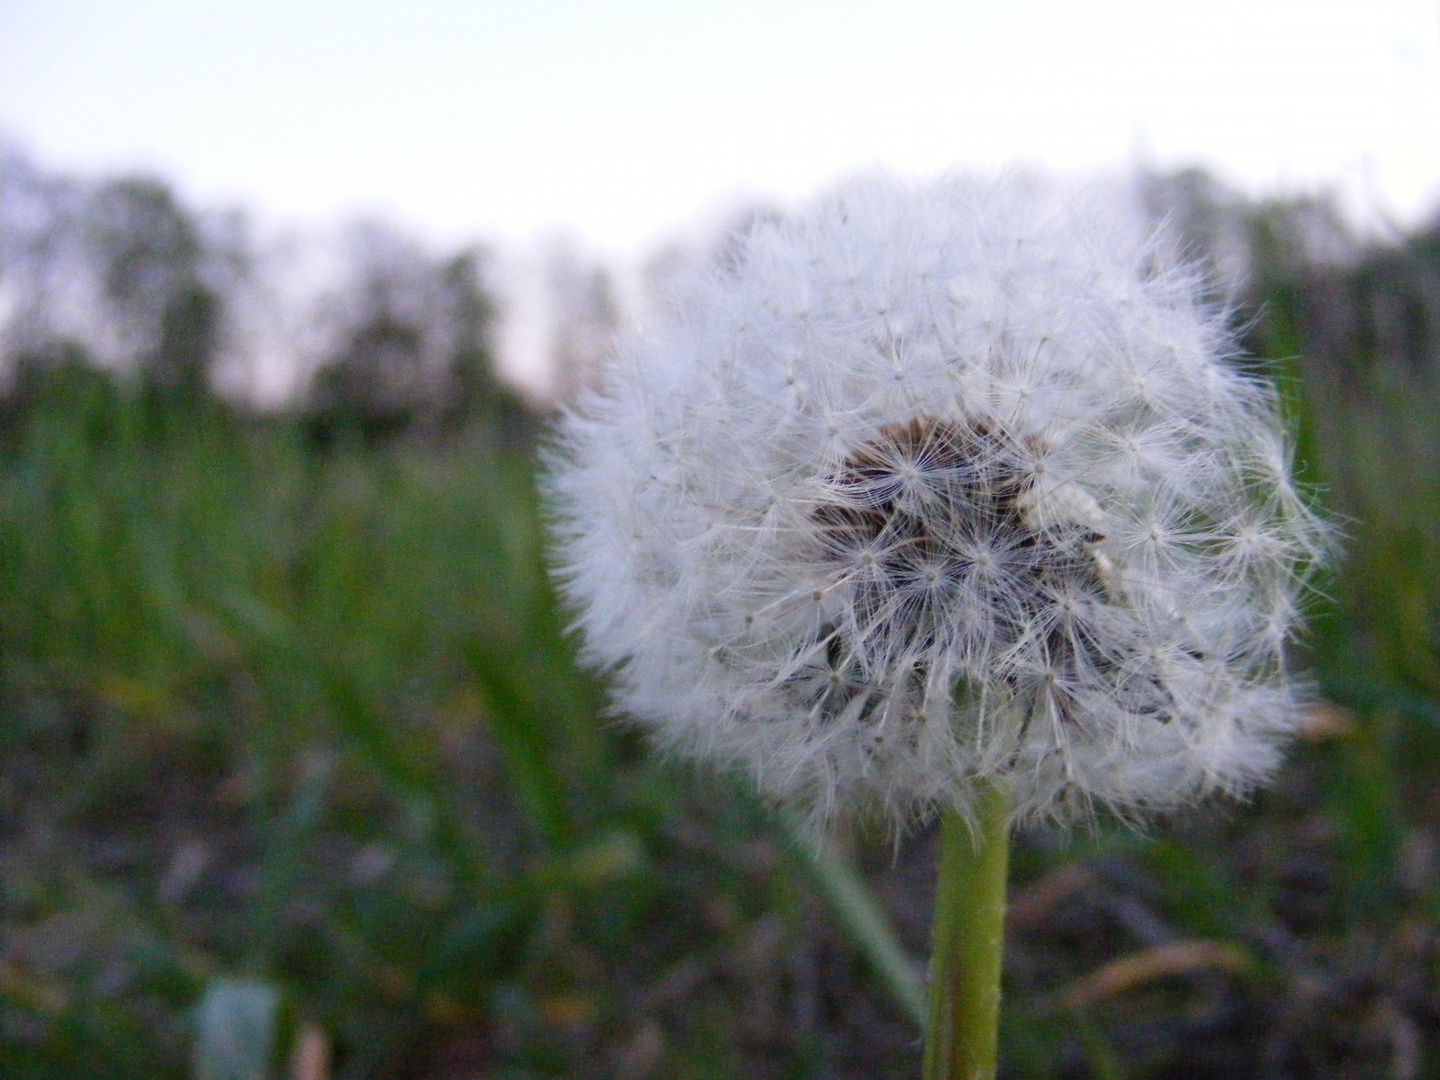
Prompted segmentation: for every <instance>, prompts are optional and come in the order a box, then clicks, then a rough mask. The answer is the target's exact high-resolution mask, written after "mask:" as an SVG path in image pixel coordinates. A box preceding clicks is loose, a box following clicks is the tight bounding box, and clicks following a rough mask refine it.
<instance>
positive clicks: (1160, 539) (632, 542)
mask: <svg viewBox="0 0 1440 1080" xmlns="http://www.w3.org/2000/svg"><path fill="white" fill-rule="evenodd" d="M676 297H677V300H676V303H675V305H674V310H673V312H671V313H670V315H669V316H668V317H666V318H665V319H663V320H662V321H661V322H660V324H659V325H656V326H654V327H652V328H651V329H650V330H649V331H648V332H647V333H645V334H643V335H638V336H636V337H635V338H634V339H633V340H631V341H629V342H628V343H626V344H624V345H623V346H622V347H621V348H620V349H619V351H618V352H617V353H616V355H614V356H613V357H612V358H611V359H610V361H609V363H608V366H607V368H606V369H605V372H604V376H603V379H602V382H601V387H600V389H599V390H597V391H595V392H593V393H592V394H590V396H588V397H586V398H585V399H583V400H582V401H580V402H579V403H578V404H577V405H576V406H575V407H574V408H573V409H572V410H571V412H570V413H569V414H568V415H567V416H566V417H565V419H564V421H563V423H562V426H561V430H560V433H559V436H558V440H557V445H556V447H555V451H554V453H553V455H552V461H551V463H550V473H549V480H548V485H549V494H550V497H551V500H552V509H553V518H554V526H553V535H554V549H555V562H556V567H557V574H558V577H559V580H560V582H561V585H562V588H563V591H564V594H565V596H566V598H567V600H568V601H569V603H570V604H571V605H573V608H574V610H575V612H576V613H577V619H576V622H577V625H578V627H579V629H580V630H581V631H582V633H583V636H584V643H585V644H584V656H585V658H586V660H587V661H588V662H589V663H592V664H594V665H596V666H597V667H600V668H602V669H605V670H607V671H608V672H609V673H610V675H611V679H612V685H613V693H614V702H615V705H616V707H617V709H618V710H619V711H621V712H623V713H624V714H626V715H629V716H631V717H633V718H634V719H635V720H637V721H639V722H640V723H641V724H643V725H645V726H646V727H648V728H649V729H650V730H651V731H652V732H653V733H654V735H655V736H656V738H657V739H658V741H659V742H660V743H661V744H663V745H664V746H665V747H667V748H670V749H673V750H675V751H678V752H680V753H682V754H686V755H691V756H695V757H701V758H707V759H713V760H718V761H719V762H721V763H722V764H738V765H740V766H743V767H744V768H746V769H748V770H749V771H751V772H752V773H753V774H754V775H755V776H756V777H757V778H758V780H759V782H760V784H761V786H762V788H763V789H764V790H766V791H767V792H769V793H771V794H773V795H775V796H777V797H780V798H782V799H786V800H789V801H792V802H796V803H799V804H800V805H801V806H803V807H805V808H807V809H808V810H809V811H810V813H812V815H814V817H815V819H816V820H819V821H823V820H825V819H826V818H827V817H829V816H830V815H831V814H832V813H833V812H834V811H836V810H837V809H840V808H844V809H846V810H847V811H850V810H859V809H863V808H864V807H866V806H867V805H869V806H874V805H879V806H880V807H881V808H883V810H884V811H885V812H886V813H887V814H888V815H889V816H890V817H891V818H892V820H894V821H895V822H897V823H900V824H904V823H906V822H909V821H911V820H914V819H916V818H921V817H924V816H926V815H928V814H929V813H931V812H933V811H934V810H935V809H936V808H937V807H938V806H940V805H942V804H948V805H951V806H954V807H956V808H958V809H959V810H961V811H962V812H965V811H966V809H967V807H968V805H969V803H970V799H971V795H972V792H973V789H974V785H975V782H976V780H977V779H979V778H986V777H994V776H998V775H1000V774H1008V775H1009V776H1010V777H1011V779H1012V783H1013V789H1014V792H1015V806H1016V813H1017V815H1019V816H1033V815H1042V814H1050V815H1056V816H1062V817H1063V816H1072V815H1074V814H1083V813H1086V812H1088V809H1089V807H1090V806H1091V804H1093V803H1096V802H1098V803H1101V804H1105V805H1108V806H1110V807H1112V808H1113V809H1115V810H1118V811H1119V812H1121V813H1125V814H1134V813H1143V812H1145V811H1147V810H1153V809H1158V808H1163V807H1172V806H1176V805H1178V804H1182V803H1186V802H1189V801H1191V800H1194V799H1196V798H1198V797H1200V796H1203V795H1205V794H1207V793H1210V792H1214V791H1225V792H1230V793H1243V792H1245V791H1247V790H1249V789H1251V788H1252V787H1253V786H1254V785H1255V784H1256V783H1258V782H1259V781H1260V780H1261V779H1263V778H1264V777H1265V776H1266V774H1268V773H1269V772H1270V771H1271V769H1272V768H1273V767H1274V765H1275V764H1276V761H1277V752H1278V747H1279V746H1280V744H1281V743H1282V742H1283V741H1284V739H1285V737H1286V736H1287V735H1288V734H1289V733H1290V732H1291V731H1292V730H1293V728H1294V727H1295V726H1296V723H1297V713H1298V706H1299V702H1298V699H1297V698H1298V696H1297V693H1296V691H1295V689H1294V688H1293V686H1292V683H1291V681H1290V679H1289V677H1288V675H1287V672H1286V667H1285V661H1284V656H1283V652H1284V648H1285V643H1286V640H1287V637H1288V636H1289V634H1290V633H1291V631H1292V629H1293V626H1294V624H1295V620H1296V611H1297V606H1298V598H1299V596H1300V594H1301V592H1302V590H1303V587H1304V579H1305V577H1306V574H1307V573H1308V571H1309V569H1310V568H1311V567H1312V566H1313V565H1314V564H1315V563H1316V561H1317V559H1318V558H1319V555H1320V553H1321V551H1322V549H1323V547H1324V544H1325V531H1324V529H1323V528H1322V526H1321V525H1320V524H1319V523H1318V522H1317V520H1316V519H1315V517H1314V516H1313V515H1312V514H1311V513H1310V512H1309V511H1308V510H1307V508H1306V507H1305V505H1304V504H1303V502H1302V501H1301V500H1300V499H1299V498H1298V497H1297V495H1296V492H1295V490H1294V488H1293V486H1292V484H1291V481H1290V479H1289V475H1288V452H1287V448H1286V446H1285V440H1284V437H1283V434H1282V430H1281V424H1280V422H1279V420H1278V417H1277V410H1276V405H1275V401H1274V399H1273V394H1272V391H1271V389H1270V388H1269V386H1268V385H1266V384H1265V383H1264V382H1262V381H1260V380H1258V379H1257V378H1255V377H1254V376H1253V375H1250V374H1247V373H1245V372H1243V371H1242V370H1241V369H1240V368H1239V367H1237V366H1236V365H1235V364H1233V363H1232V362H1231V360H1230V359H1229V356H1230V354H1231V352H1232V348H1233V342H1232V339H1231V337H1230V336H1229V334H1228V333H1227V331H1226V329H1225V326H1224V324H1223V319H1222V317H1221V314H1220V313H1217V312H1214V311H1211V310H1208V309H1206V308H1205V307H1204V306H1203V305H1202V304H1201V303H1200V302H1199V301H1198V299H1197V277H1196V275H1195V274H1194V273H1192V272H1191V271H1190V270H1188V269H1187V268H1185V267H1184V266H1183V265H1180V264H1178V263H1177V262H1176V261H1175V260H1174V259H1173V258H1171V256H1170V253H1169V249H1168V248H1167V247H1166V245H1165V244H1164V243H1163V241H1162V240H1161V239H1159V238H1157V237H1155V236H1152V235H1149V234H1147V232H1146V231H1145V230H1144V229H1142V228H1140V227H1139V225H1138V223H1137V222H1136V221H1135V220H1134V219H1133V218H1131V217H1129V216H1127V215H1126V214H1125V213H1123V212H1121V211H1119V210H1117V209H1115V207H1114V206H1112V205H1106V204H1102V203H1101V202H1100V201H1099V200H1097V199H1095V198H1089V199H1083V200H1082V199H1077V198H1074V197H1068V196H1066V195H1064V194H1063V193H1062V192H1060V191H1059V190H1058V189H1056V188H1053V187H1050V186H1048V185H1046V184H1044V183H1041V182H1038V181H1035V180H1033V179H1031V180H1026V179H1016V178H1010V179H1007V180H1004V181H1000V182H994V181H982V180H973V179H967V178H961V177H956V178H950V179H947V180H945V181H943V182H940V183H938V184H935V185H933V186H928V187H924V188H915V187H911V186H907V185H904V184H902V183H900V182H898V181H895V180H891V179H888V178H885V177H866V178H863V179H860V180H855V181H852V182H850V183H848V184H846V185H844V186H842V187H840V188H839V189H837V190H835V191H833V192H832V193H830V194H829V195H828V196H826V197H824V198H821V199H820V200H818V201H817V202H816V203H815V204H814V205H812V206H811V207H809V208H808V209H807V210H804V211H803V212H801V213H799V214H797V215H795V216H794V217H792V218H790V219H788V220H783V221H781V222H778V223H767V224H763V225H760V226H758V227H756V228H755V229H754V230H753V231H752V232H750V233H749V234H748V236H747V237H746V238H745V242H744V245H743V248H742V251H741V257H740V259H739V260H738V263H736V264H734V265H729V266H727V267H725V268H716V269H714V270H713V271H712V272H708V273H707V274H705V275H703V276H701V277H699V278H697V279H696V280H694V281H692V282H690V283H689V285H688V286H686V287H683V288H679V287H677V289H676Z"/></svg>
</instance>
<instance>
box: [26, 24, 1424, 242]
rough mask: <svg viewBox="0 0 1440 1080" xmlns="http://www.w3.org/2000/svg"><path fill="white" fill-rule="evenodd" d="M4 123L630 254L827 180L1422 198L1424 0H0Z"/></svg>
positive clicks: (1405, 210) (296, 212) (447, 226)
mask: <svg viewBox="0 0 1440 1080" xmlns="http://www.w3.org/2000/svg"><path fill="white" fill-rule="evenodd" d="M0 125H3V131H4V134H5V136H6V137H7V138H10V139H12V140H14V141H16V142H18V143H19V144H20V145H21V146H22V147H24V148H26V149H27V150H28V151H29V153H30V154H31V155H32V156H34V157H35V158H37V159H38V160H39V162H40V163H41V164H42V165H46V166H49V167H53V168H63V169H73V170H83V171H87V172H94V171H107V172H108V171H116V170H121V169H135V168H141V169H146V170H150V171H152V172H155V173H158V174H160V175H162V176H164V177H167V178H169V179H172V180H173V181H175V182H176V183H177V184H178V186H179V187H180V190H181V191H182V193H183V194H184V195H185V197H186V198H187V199H189V200H191V201H192V202H196V203H199V204H200V205H204V206H214V205H223V204H227V203H242V204H244V205H246V206H248V207H250V208H251V209H252V210H255V211H257V212H259V214H260V215H261V217H262V219H265V218H269V219H271V220H277V221H281V222H306V223H312V224H321V223H325V222H329V221H333V220H337V219H339V218H343V217H347V216H352V215H354V214H355V213H357V212H364V213H375V212H378V213H382V214H385V215H388V216H391V217H393V218H395V219H397V220H398V221H400V222H401V223H403V224H406V225H408V226H409V227H411V228H415V229H418V230H420V231H421V232H423V233H424V234H426V235H429V236H430V237H432V238H434V239H436V240H444V241H446V242H451V241H455V240H460V239H469V238H480V239H488V240H492V241H500V242H502V243H507V242H508V243H519V244H524V243H528V242H530V241H532V240H533V239H534V238H535V237H537V236H542V235H546V234H552V233H554V232H557V231H567V232H569V233H571V234H573V235H574V236H576V237H577V239H579V240H580V242H581V243H582V244H584V245H587V246H589V247H592V248H595V249H598V251H600V252H602V253H604V254H606V255H607V256H609V257H612V258H618V259H625V258H627V257H632V256H635V255H637V254H638V253H640V252H641V251H643V250H644V249H645V248H647V247H649V246H651V245H652V244H653V243H654V242H655V241H656V239H657V238H659V237H661V236H663V235H665V234H666V233H667V232H668V231H670V230H672V229H674V228H675V227H677V225H679V224H680V223H683V222H685V221H686V220H687V219H693V218H694V217H695V216H696V215H697V214H701V213H703V212H705V211H706V210H707V209H710V210H712V211H713V210H714V209H715V208H716V207H717V206H719V205H722V204H723V203H725V202H727V201H734V200H738V199H740V198H745V197H751V196H760V197H769V198H778V199H781V200H784V199H789V198H793V197H796V196H798V195H800V194H803V193H804V192H806V191H809V190H811V189H813V188H814V187H816V186H818V185H820V184H822V183H824V182H825V181H826V180H827V179H828V178H830V177H832V176H834V175H835V174H837V173H839V172H842V171H844V170H847V169H853V168H856V167H860V166H864V165H869V164H875V163H879V164H883V165H887V166H889V167H891V168H893V169H896V170H898V171H901V172H904V173H910V174H918V175H923V174H930V173H934V172H937V171H939V170H942V169H945V168H947V167H950V166H954V165H967V164H969V165H985V166H988V165H997V164H1003V163H1006V162H1010V161H1014V160H1026V161H1029V162H1032V163H1034V162H1039V163H1044V164H1048V165H1050V166H1052V167H1054V168H1056V169H1059V170H1064V171H1070V172H1076V171H1080V172H1088V171H1093V170H1096V169H1106V168H1109V169H1115V168H1118V167H1123V166H1124V165H1125V164H1126V163H1128V162H1131V161H1134V160H1137V159H1138V160H1141V161H1144V162H1147V163H1149V164H1155V165H1161V166H1171V165H1180V164H1190V163H1200V164H1204V165H1207V166H1209V167H1211V168H1212V169H1214V170H1216V171H1217V172H1219V173H1220V174H1221V175H1222V176H1223V177H1225V178H1227V179H1229V180H1230V181H1232V182H1234V183H1238V184H1240V185H1242V186H1245V187H1246V188H1248V189H1250V190H1254V191H1262V190H1277V189H1279V190H1284V191H1296V190H1311V189H1314V188H1317V187H1321V186H1327V185H1328V186H1338V187H1339V188H1341V189H1342V190H1343V191H1344V192H1345V193H1346V194H1347V197H1348V198H1349V199H1350V201H1351V203H1352V205H1354V206H1356V207H1366V208H1372V209H1374V210H1377V211H1378V212H1379V213H1381V214H1383V215H1387V216H1389V217H1391V218H1394V219H1398V220H1400V221H1402V222H1410V221H1414V220H1415V219H1416V218H1418V217H1419V216H1420V215H1422V214H1426V213H1428V212H1430V211H1432V210H1433V209H1434V208H1435V207H1436V206H1437V204H1440V3H1437V2H1435V0H1419V2H1415V0H1411V2H1385V0H1372V2H1368V3H1358V2H1349V3H1324V2H1312V3H1303V2H1294V3H1275V2H1268V0H1247V2H1243V3H1231V2H1224V0H1219V2H1217V0H1211V2H1205V3H1198V2H1197V3H1168V2H1158V0H1149V2H1144V3H1120V2H1111V0H1089V2H1086V3H1074V2H1048V3H1046V2H1039V0H1011V2H999V0H993V2H989V0H986V2H982V0H970V2H965V0H951V2H949V3H943V4H924V3H909V4H907V3H904V2H898V0H891V2H890V3H886V4H877V3H844V2H840V0H830V2H827V3H783V2H769V3H743V2H737V0H726V2H724V3H713V2H711V3H683V2H678V0H670V2H665V3H602V2H591V3H551V2H540V0H525V2H510V3H501V2H494V3H468V4H461V3H449V4H439V3H423V2H404V3H401V2H394V3H355V2H345V3H339V2H318V0H315V2H289V3H277V2H262V0H252V2H248V3H218V2H194V0H190V2H172V3H129V2H123V0H108V2H100V3H97V2H90V3H75V2H47V3H34V2H25V0H0Z"/></svg>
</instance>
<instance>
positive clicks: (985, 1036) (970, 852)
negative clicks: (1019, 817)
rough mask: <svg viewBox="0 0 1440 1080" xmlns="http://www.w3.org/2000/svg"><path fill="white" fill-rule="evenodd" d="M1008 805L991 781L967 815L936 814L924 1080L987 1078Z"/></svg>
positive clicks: (1005, 789)
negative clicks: (937, 868) (935, 873)
mask: <svg viewBox="0 0 1440 1080" xmlns="http://www.w3.org/2000/svg"><path fill="white" fill-rule="evenodd" d="M1009 806H1010V791H1009V784H1008V782H1006V781H1003V780H1001V781H995V782H993V783H987V784H985V785H984V787H983V788H982V790H981V792H980V794H979V796H978V797H977V799H976V801H975V816H974V819H973V821H967V820H966V819H965V818H964V817H962V816H961V815H960V814H958V813H956V812H954V811H946V813H945V816H944V818H943V819H942V821H941V826H940V876H939V880H938V882H937V883H936V886H935V928H934V937H933V944H932V952H931V954H930V1019H929V1024H928V1026H927V1028H926V1033H925V1070H924V1077H925V1080H994V1076H995V1065H996V1056H997V1055H996V1045H997V1041H998V1040H997V1024H998V1022H999V1019H1000V959H1001V954H1002V951H1003V949H1004V944H1005V875H1006V870H1007V868H1008V865H1009V856H1010V835H1009V826H1008V817H1009Z"/></svg>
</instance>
